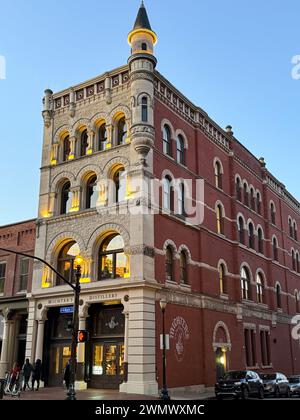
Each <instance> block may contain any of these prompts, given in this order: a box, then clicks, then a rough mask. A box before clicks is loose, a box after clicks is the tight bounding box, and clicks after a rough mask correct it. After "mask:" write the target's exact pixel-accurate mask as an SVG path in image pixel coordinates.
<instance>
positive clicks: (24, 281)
mask: <svg viewBox="0 0 300 420" xmlns="http://www.w3.org/2000/svg"><path fill="white" fill-rule="evenodd" d="M28 275H29V258H22V259H21V261H20V285H19V291H23V290H27V285H28Z"/></svg>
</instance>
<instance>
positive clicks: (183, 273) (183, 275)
mask: <svg viewBox="0 0 300 420" xmlns="http://www.w3.org/2000/svg"><path fill="white" fill-rule="evenodd" d="M180 282H181V283H183V284H187V283H188V272H187V257H186V253H185V252H184V251H182V252H181V253H180Z"/></svg>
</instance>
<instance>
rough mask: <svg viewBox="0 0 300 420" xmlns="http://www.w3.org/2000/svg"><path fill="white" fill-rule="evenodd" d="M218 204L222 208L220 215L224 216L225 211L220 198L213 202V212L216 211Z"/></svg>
mask: <svg viewBox="0 0 300 420" xmlns="http://www.w3.org/2000/svg"><path fill="white" fill-rule="evenodd" d="M218 206H220V207H221V209H222V217H225V215H226V212H225V207H224V204H223V203H222V201H220V200H217V201H216V204H215V213H217V208H218Z"/></svg>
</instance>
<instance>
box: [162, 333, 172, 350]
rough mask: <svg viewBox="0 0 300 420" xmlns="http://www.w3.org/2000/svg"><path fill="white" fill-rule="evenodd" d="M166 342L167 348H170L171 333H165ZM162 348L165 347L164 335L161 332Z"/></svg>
mask: <svg viewBox="0 0 300 420" xmlns="http://www.w3.org/2000/svg"><path fill="white" fill-rule="evenodd" d="M165 344H166V350H170V336H169V334H165ZM160 349H161V350H163V349H164V335H163V334H160Z"/></svg>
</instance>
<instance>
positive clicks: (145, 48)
mask: <svg viewBox="0 0 300 420" xmlns="http://www.w3.org/2000/svg"><path fill="white" fill-rule="evenodd" d="M142 51H147V44H146V42H143V43H142Z"/></svg>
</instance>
